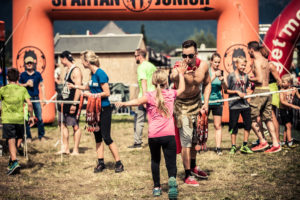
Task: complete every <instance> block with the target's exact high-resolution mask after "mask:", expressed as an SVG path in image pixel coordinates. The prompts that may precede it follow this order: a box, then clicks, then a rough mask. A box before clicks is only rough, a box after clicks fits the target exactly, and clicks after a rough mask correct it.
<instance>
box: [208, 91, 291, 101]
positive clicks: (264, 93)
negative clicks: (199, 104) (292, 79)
mask: <svg viewBox="0 0 300 200" xmlns="http://www.w3.org/2000/svg"><path fill="white" fill-rule="evenodd" d="M293 90H295V89H287V90H278V91H272V92H263V93H257V94H250V95H246V96H245V97H244V98H241V97H239V96H238V97H231V98H227V99H221V100H214V101H209V102H208V103H222V102H225V101H234V100H239V99H248V98H252V97H259V96H269V95H272V94H275V93H282V92H289V91H293Z"/></svg>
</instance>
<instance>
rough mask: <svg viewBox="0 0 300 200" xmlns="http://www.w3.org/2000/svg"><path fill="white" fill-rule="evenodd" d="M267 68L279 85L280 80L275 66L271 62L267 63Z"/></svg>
mask: <svg viewBox="0 0 300 200" xmlns="http://www.w3.org/2000/svg"><path fill="white" fill-rule="evenodd" d="M269 69H270V72H271V73H272V75H273V77H274V78H275V80H276V82H277V84H278V85H279V86H281V83H282V82H281V79H280V76H279V73H278V71H277V68H276V66H275V65H274V64H273V63H269Z"/></svg>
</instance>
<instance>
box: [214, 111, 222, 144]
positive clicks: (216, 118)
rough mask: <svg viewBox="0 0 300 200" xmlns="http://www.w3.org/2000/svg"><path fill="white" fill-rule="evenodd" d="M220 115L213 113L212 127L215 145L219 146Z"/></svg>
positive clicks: (220, 134) (220, 135) (220, 131)
mask: <svg viewBox="0 0 300 200" xmlns="http://www.w3.org/2000/svg"><path fill="white" fill-rule="evenodd" d="M221 122H222V116H218V115H214V128H215V139H216V147H217V148H221V142H222V127H221Z"/></svg>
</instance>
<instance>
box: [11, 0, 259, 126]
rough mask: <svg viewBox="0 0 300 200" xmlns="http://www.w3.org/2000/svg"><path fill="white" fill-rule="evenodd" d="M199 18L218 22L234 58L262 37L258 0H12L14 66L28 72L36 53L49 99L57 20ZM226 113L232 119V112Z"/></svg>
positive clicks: (220, 40) (222, 43)
mask: <svg viewBox="0 0 300 200" xmlns="http://www.w3.org/2000/svg"><path fill="white" fill-rule="evenodd" d="M199 19H214V20H217V21H218V25H217V29H218V30H217V49H218V52H220V53H221V54H222V55H226V56H227V59H229V60H231V59H232V57H229V56H228V55H231V54H230V52H235V49H244V48H245V46H244V45H245V44H247V42H249V41H250V40H257V31H258V0H235V1H232V0H22V1H21V0H13V28H14V29H16V28H17V29H16V32H15V33H14V36H13V65H14V67H17V68H18V69H19V70H20V71H23V70H24V56H26V54H29V53H31V54H35V55H36V60H35V61H36V65H37V69H38V70H39V71H40V72H41V73H42V76H43V78H44V81H45V85H46V91H47V94H46V97H47V99H49V98H50V97H51V96H52V95H53V94H54V93H55V91H54V77H53V73H54V45H53V44H54V42H53V20H199ZM17 26H18V27H17ZM193 30H194V29H193V27H191V33H192V31H193ZM157 33H158V34H159V32H157ZM229 47H231V49H228V48H229ZM226 50H229V52H226V54H225V51H226ZM244 50H245V49H244ZM228 63H229V64H228V65H225V68H226V69H227V71H228V70H231V69H230V66H231V65H232V62H230V61H229V62H228ZM224 116H226V117H227V121H228V113H227V114H224ZM43 119H44V121H45V122H46V123H47V122H53V121H54V119H55V108H54V105H53V104H48V105H47V107H46V108H45V109H44V110H43ZM225 120H226V119H225Z"/></svg>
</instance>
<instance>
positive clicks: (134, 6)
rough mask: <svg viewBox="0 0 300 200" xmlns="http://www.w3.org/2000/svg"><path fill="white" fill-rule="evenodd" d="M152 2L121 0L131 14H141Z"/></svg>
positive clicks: (148, 0) (146, 0)
mask: <svg viewBox="0 0 300 200" xmlns="http://www.w3.org/2000/svg"><path fill="white" fill-rule="evenodd" d="M151 2H152V0H123V3H124V5H125V7H126V8H127V9H128V10H130V11H133V12H142V11H144V10H146V9H147V8H149V6H150V5H151Z"/></svg>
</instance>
